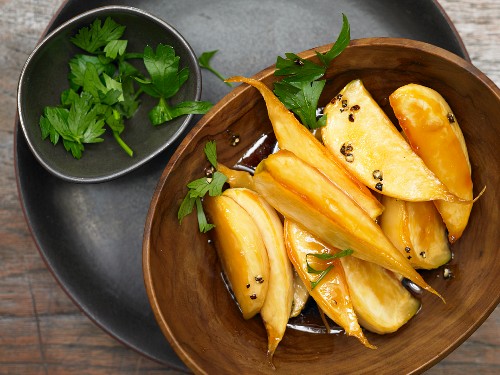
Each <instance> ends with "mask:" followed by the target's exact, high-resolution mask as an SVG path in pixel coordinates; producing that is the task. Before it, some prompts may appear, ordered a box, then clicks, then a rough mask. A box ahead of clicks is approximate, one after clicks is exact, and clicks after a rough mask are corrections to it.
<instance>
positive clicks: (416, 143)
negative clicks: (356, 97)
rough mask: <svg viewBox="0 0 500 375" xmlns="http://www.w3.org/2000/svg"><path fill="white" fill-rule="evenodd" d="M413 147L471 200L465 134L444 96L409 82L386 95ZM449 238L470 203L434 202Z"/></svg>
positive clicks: (456, 236)
mask: <svg viewBox="0 0 500 375" xmlns="http://www.w3.org/2000/svg"><path fill="white" fill-rule="evenodd" d="M389 100H390V103H391V106H392V108H393V110H394V113H395V115H396V117H397V119H398V121H399V124H400V125H401V128H402V129H403V131H404V132H405V135H406V137H407V138H408V140H409V142H410V145H411V147H412V149H413V150H414V151H415V152H416V153H417V154H418V155H419V156H420V157H421V158H422V160H423V161H424V162H425V164H426V165H427V166H428V167H429V169H430V170H431V171H432V172H434V174H435V175H436V176H437V177H438V178H439V179H440V180H441V181H442V182H443V183H444V184H445V185H446V186H447V188H448V189H449V191H450V192H451V193H453V194H454V195H456V196H458V197H460V198H462V199H464V200H469V201H470V200H472V179H471V167H470V164H469V156H468V153H467V148H466V146H465V140H464V136H463V134H462V131H461V130H460V126H459V125H458V121H457V119H456V118H455V115H454V114H453V112H452V111H451V108H450V106H449V105H448V103H447V102H446V100H445V99H444V98H443V97H442V96H441V95H440V94H439V93H437V92H436V91H435V90H432V89H430V88H428V87H424V86H420V85H416V84H410V85H406V86H403V87H401V88H399V89H397V90H396V91H395V92H393V93H392V94H391V96H390V97H389ZM435 204H436V207H437V209H438V210H439V212H440V213H441V216H442V217H443V220H444V222H445V223H446V227H447V228H448V232H449V239H450V242H452V243H453V242H455V241H456V240H457V239H459V238H460V236H461V235H462V233H463V231H464V229H465V227H466V226H467V222H468V220H469V215H470V212H471V209H472V203H470V204H463V203H450V202H444V201H436V202H435Z"/></svg>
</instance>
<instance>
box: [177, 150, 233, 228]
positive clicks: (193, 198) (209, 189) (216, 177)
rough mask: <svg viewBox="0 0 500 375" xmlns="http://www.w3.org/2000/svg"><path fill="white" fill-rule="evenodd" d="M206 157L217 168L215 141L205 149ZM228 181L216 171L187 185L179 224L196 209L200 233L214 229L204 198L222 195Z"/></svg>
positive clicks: (180, 210)
mask: <svg viewBox="0 0 500 375" xmlns="http://www.w3.org/2000/svg"><path fill="white" fill-rule="evenodd" d="M204 151H205V156H206V158H207V160H208V161H209V162H210V164H211V165H212V167H213V168H216V166H217V149H216V144H215V141H210V142H208V143H207V144H206V145H205V148H204ZM226 181H227V177H226V176H225V175H224V174H223V173H221V172H219V171H214V172H213V173H210V174H209V175H208V176H205V177H202V178H198V179H196V180H194V181H191V182H190V183H188V184H187V187H188V189H189V190H188V192H187V194H186V196H185V197H184V199H183V200H182V203H181V205H180V207H179V210H178V211H177V219H178V220H179V223H181V222H182V219H183V218H184V217H186V216H187V215H189V214H190V213H191V212H193V209H194V208H195V207H196V216H197V218H198V228H199V230H200V232H202V233H206V232H208V231H209V230H210V229H212V228H213V227H214V225H213V224H209V223H208V222H207V218H206V216H205V212H204V210H203V204H202V198H203V197H204V196H205V195H206V194H207V193H208V195H210V196H212V197H214V196H217V195H221V194H222V188H223V187H224V184H225V183H226Z"/></svg>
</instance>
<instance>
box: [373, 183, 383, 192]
mask: <svg viewBox="0 0 500 375" xmlns="http://www.w3.org/2000/svg"><path fill="white" fill-rule="evenodd" d="M383 186H384V185H383V184H382V183H381V182H377V183H376V184H375V189H377V190H378V191H382V188H383Z"/></svg>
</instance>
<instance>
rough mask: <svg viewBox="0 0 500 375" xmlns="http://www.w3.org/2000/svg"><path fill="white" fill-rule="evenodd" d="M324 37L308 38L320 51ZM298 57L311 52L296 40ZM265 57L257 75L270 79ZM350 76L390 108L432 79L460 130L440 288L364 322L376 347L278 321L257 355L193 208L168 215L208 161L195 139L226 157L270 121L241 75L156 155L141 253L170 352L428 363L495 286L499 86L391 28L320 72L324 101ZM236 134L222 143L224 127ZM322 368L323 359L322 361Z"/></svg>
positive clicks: (253, 327)
mask: <svg viewBox="0 0 500 375" xmlns="http://www.w3.org/2000/svg"><path fill="white" fill-rule="evenodd" d="M327 49H328V46H325V47H321V48H318V49H317V50H318V51H323V52H324V51H326V50H327ZM303 56H304V57H309V58H313V56H314V53H313V52H312V51H307V52H305V53H304V54H303ZM272 73H273V68H269V69H266V70H264V71H263V72H261V73H259V74H258V75H257V76H256V77H257V78H258V79H261V80H263V81H264V82H265V83H266V84H267V85H271V84H272V82H273V81H274V80H275V78H274V77H273V75H272ZM354 78H361V79H363V82H364V83H365V85H366V87H367V88H368V90H369V91H370V92H371V93H372V95H373V96H374V98H375V99H376V100H377V101H378V103H379V104H380V105H381V106H382V107H383V108H384V109H385V110H386V113H388V114H390V113H391V111H390V107H389V106H388V99H387V98H388V95H389V94H390V93H392V91H394V90H395V89H396V88H398V87H400V86H402V85H404V84H407V83H412V82H413V83H419V84H423V85H426V86H429V87H432V88H434V89H435V90H437V91H438V92H440V93H441V94H442V95H443V96H444V97H445V99H446V100H447V101H448V103H449V104H450V106H451V107H452V109H453V110H454V112H455V114H456V118H457V119H458V122H459V123H460V125H461V128H462V131H463V133H464V136H465V139H466V142H467V145H468V150H469V156H470V160H471V164H472V169H473V181H474V193H475V195H477V194H478V192H479V191H480V190H481V189H482V188H483V187H484V186H487V187H488V190H487V192H486V194H484V195H483V196H482V197H481V198H480V199H479V200H478V201H477V202H476V203H475V205H474V208H473V210H472V215H471V218H470V222H469V226H468V228H467V230H466V232H465V234H464V236H463V237H462V238H461V239H460V240H459V241H458V242H457V243H456V244H455V245H453V247H452V250H453V252H454V255H455V256H454V259H453V260H452V262H451V264H450V265H449V268H451V270H452V272H453V274H454V276H455V277H454V278H452V279H448V280H445V279H444V278H443V276H442V269H440V270H436V271H426V272H424V273H423V274H424V277H425V278H426V280H427V281H428V282H429V283H430V285H432V286H433V287H434V288H435V289H436V290H438V291H439V292H440V293H441V294H442V295H443V296H444V298H445V299H446V304H444V303H442V302H441V301H440V300H439V299H437V298H436V297H435V296H433V295H430V294H425V295H424V296H423V298H422V300H423V307H422V309H421V311H420V312H419V313H418V314H417V316H415V317H414V318H413V319H412V320H411V321H410V322H409V323H408V324H406V325H405V326H404V327H403V328H401V329H400V330H399V331H398V332H396V333H394V334H390V335H385V336H380V335H375V334H371V333H368V334H367V336H368V339H369V340H370V342H371V343H372V344H375V345H377V346H378V349H377V350H369V349H366V348H365V347H363V346H362V345H361V344H360V343H359V342H358V341H357V340H356V339H354V338H350V337H347V336H346V335H343V334H339V335H335V336H332V335H324V334H311V333H305V332H300V331H297V330H293V329H288V330H287V331H286V333H285V337H284V339H283V341H282V342H281V343H280V345H279V346H278V349H277V351H276V353H275V356H274V365H275V366H276V370H273V369H272V368H271V366H269V364H268V362H267V359H266V348H267V338H266V333H265V329H264V326H263V324H262V321H261V319H260V317H259V316H257V317H255V318H253V319H251V320H249V321H245V320H244V319H243V318H242V316H241V313H240V312H239V310H238V308H237V306H236V304H235V303H234V302H233V300H232V299H231V298H230V296H229V294H228V291H227V289H226V286H225V284H224V282H223V280H222V277H221V267H220V265H219V262H218V259H217V256H216V252H215V249H214V247H213V245H212V243H210V241H209V239H210V235H209V234H208V235H204V234H200V233H199V232H198V229H197V222H196V217H195V215H190V216H188V217H186V218H185V219H184V221H183V222H182V225H179V222H178V220H177V210H178V207H179V204H180V202H181V201H182V198H183V197H184V195H185V194H186V191H187V190H186V187H185V185H186V183H187V182H189V181H191V180H193V179H195V178H198V177H199V176H201V175H202V173H203V169H204V168H205V167H206V166H207V165H208V163H207V162H206V160H205V158H204V154H203V147H204V145H205V143H206V142H207V141H209V140H216V142H217V148H218V150H217V151H218V157H219V161H220V162H221V163H224V164H226V165H234V164H235V163H236V162H237V161H238V159H240V157H241V156H243V154H244V153H245V151H246V150H247V149H248V148H249V147H250V146H251V145H252V144H253V143H254V142H255V141H256V140H257V139H259V138H260V137H261V136H262V135H263V134H267V133H270V132H271V130H272V129H271V126H270V123H269V120H268V118H267V112H266V108H265V105H264V102H263V100H262V99H261V96H260V94H259V93H258V92H257V90H255V89H253V88H251V87H248V86H241V87H238V88H237V89H235V90H234V91H233V92H232V93H231V94H230V95H228V96H227V97H226V98H224V99H223V100H222V101H221V102H220V103H218V104H217V105H216V106H215V107H214V109H213V110H212V111H211V112H210V113H209V114H207V115H206V116H205V117H204V118H203V119H202V120H201V121H200V123H198V124H197V126H196V127H195V128H194V129H193V130H192V131H191V132H190V133H189V134H188V136H187V137H186V138H185V139H184V141H183V142H182V144H181V146H180V147H179V148H178V150H177V151H176V153H175V154H174V156H173V157H172V158H171V160H170V162H169V164H168V165H167V167H166V169H165V171H164V173H163V175H162V177H161V179H160V182H159V184H158V187H157V190H156V192H155V195H154V197H153V200H152V203H151V207H150V211H149V215H148V219H147V222H146V229H145V237H144V247H143V251H144V253H143V262H144V263H143V264H144V273H145V282H146V288H147V291H148V296H149V298H150V302H151V304H152V307H153V310H154V312H155V316H156V318H157V320H158V322H159V325H160V327H161V329H162V331H163V332H164V334H165V335H166V337H167V338H168V339H169V341H170V343H171V344H172V346H173V348H174V349H175V350H176V352H177V354H178V355H179V356H180V357H181V359H183V360H184V361H185V363H186V364H187V365H188V366H189V367H190V368H191V369H192V370H193V371H195V372H196V373H227V372H231V371H233V370H234V369H235V368H236V369H238V370H239V371H241V372H242V373H269V374H282V373H283V374H298V373H304V372H308V373H325V372H329V371H335V372H341V373H377V374H380V373H416V372H421V371H423V370H424V369H426V368H428V367H430V366H432V365H433V364H434V363H436V362H437V361H439V360H440V359H442V358H443V357H444V356H446V355H447V354H448V353H449V352H450V351H452V350H453V349H454V348H455V347H456V346H458V345H459V344H460V343H461V342H463V341H464V340H465V339H466V338H467V337H468V336H469V335H470V334H471V333H472V332H473V331H474V330H475V329H476V328H477V327H478V326H479V325H480V324H481V323H482V322H483V321H484V319H486V317H487V316H488V315H489V313H490V312H491V311H492V310H493V309H494V307H495V306H496V304H497V303H498V300H499V298H500V287H499V284H498V282H497V281H496V278H497V275H498V274H499V268H500V262H499V259H498V258H499V256H498V240H499V236H498V231H497V229H496V226H495V225H494V223H496V222H498V205H497V202H496V195H495V192H494V190H493V189H495V188H496V186H498V170H499V155H498V152H496V150H495V147H496V145H497V144H498V140H499V139H498V126H497V124H496V121H497V119H498V118H500V117H499V116H500V93H499V90H498V88H497V87H496V86H495V85H494V84H493V83H491V81H489V80H488V79H487V78H486V77H485V76H484V75H483V74H482V73H480V72H479V71H478V70H477V69H475V68H474V67H472V66H471V65H470V64H468V63H467V62H465V61H464V60H462V59H460V58H458V57H456V56H455V55H453V54H451V53H448V52H446V51H444V50H441V49H439V48H437V47H433V46H430V45H426V44H423V43H419V42H412V41H406V40H396V39H364V40H358V41H354V42H352V43H351V46H350V47H348V48H347V49H346V50H345V51H344V52H343V53H342V54H341V55H340V57H338V58H337V59H336V60H335V61H334V63H333V65H332V67H331V69H329V71H328V73H327V80H328V83H327V85H326V86H327V87H326V90H325V92H324V96H323V98H322V103H323V104H325V103H326V102H327V101H328V100H330V99H331V98H332V97H333V96H334V95H335V94H336V93H337V92H338V91H339V90H340V89H341V88H342V87H343V86H344V85H345V84H346V83H347V82H349V81H350V80H352V79H354ZM234 134H237V135H239V137H240V140H241V141H240V143H239V144H238V145H237V146H236V147H233V146H231V142H230V141H231V136H232V135H234ZM327 369H328V370H327Z"/></svg>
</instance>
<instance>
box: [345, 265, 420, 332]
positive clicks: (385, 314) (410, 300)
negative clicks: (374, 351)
mask: <svg viewBox="0 0 500 375" xmlns="http://www.w3.org/2000/svg"><path fill="white" fill-rule="evenodd" d="M340 261H341V262H342V265H343V266H344V272H345V275H346V279H347V283H348V285H349V290H350V291H351V298H352V304H353V305H354V311H356V315H357V316H358V320H359V324H361V325H362V326H363V327H364V328H366V329H367V330H369V331H371V332H374V333H378V334H386V333H392V332H395V331H397V330H398V329H399V328H401V327H402V326H403V325H404V324H406V323H407V322H408V321H409V320H410V319H411V318H412V317H413V316H414V315H415V314H416V313H417V312H418V310H419V309H420V300H419V299H417V298H415V297H413V296H412V294H411V293H410V292H409V291H408V290H407V289H406V288H405V287H404V286H403V284H402V283H401V280H400V279H399V278H398V277H396V275H395V274H394V273H393V272H391V271H388V270H386V269H384V268H382V267H380V266H379V265H377V264H375V263H371V262H366V261H364V260H361V259H358V258H356V257H352V256H351V257H345V258H341V259H340Z"/></svg>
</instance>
